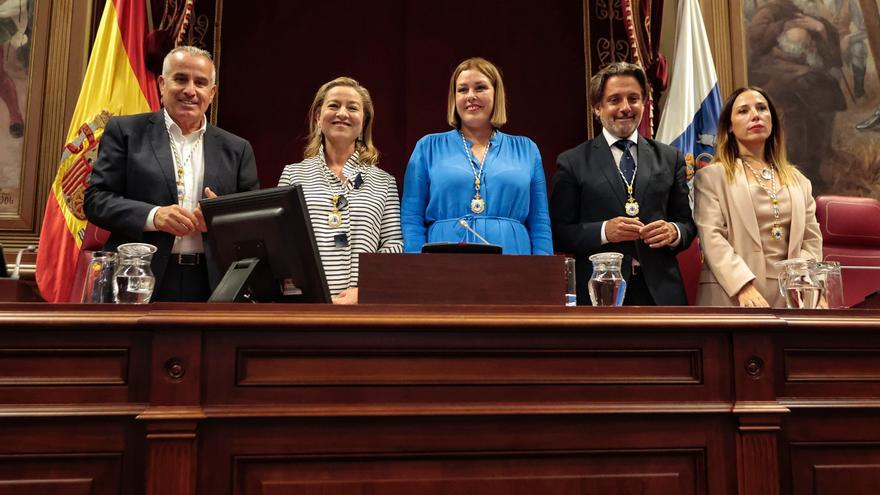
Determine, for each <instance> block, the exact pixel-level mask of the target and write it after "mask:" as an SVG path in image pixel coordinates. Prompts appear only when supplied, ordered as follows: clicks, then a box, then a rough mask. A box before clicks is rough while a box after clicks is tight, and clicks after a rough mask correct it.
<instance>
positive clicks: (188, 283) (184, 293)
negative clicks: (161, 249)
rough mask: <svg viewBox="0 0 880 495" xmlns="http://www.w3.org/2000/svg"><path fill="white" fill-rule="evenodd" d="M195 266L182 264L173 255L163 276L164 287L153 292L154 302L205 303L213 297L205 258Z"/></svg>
mask: <svg viewBox="0 0 880 495" xmlns="http://www.w3.org/2000/svg"><path fill="white" fill-rule="evenodd" d="M197 258H198V261H197V262H196V263H194V264H181V263H180V260H179V258H178V256H177V255H175V254H172V255H171V259H169V260H168V266H167V267H166V268H165V274H164V275H163V276H162V286H161V287H158V288H157V290H156V291H154V292H153V297H152V298H151V299H150V300H151V301H153V302H161V301H166V302H205V301H207V300H208V298H209V297H211V287H210V285H209V284H208V269H207V264H206V263H205V257H204V256H198V257H197Z"/></svg>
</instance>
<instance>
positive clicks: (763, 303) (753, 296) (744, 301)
mask: <svg viewBox="0 0 880 495" xmlns="http://www.w3.org/2000/svg"><path fill="white" fill-rule="evenodd" d="M736 298H737V300H739V305H740V306H741V307H743V308H769V307H770V304H769V303H767V300H766V299H764V296H762V295H761V293H760V292H758V289H756V288H755V286H754V284H752V283H751V282H749V283H747V284H746V285H745V286H743V288H742V289H740V290H739V292H738V293H737V294H736Z"/></svg>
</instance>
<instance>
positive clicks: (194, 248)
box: [144, 110, 208, 253]
mask: <svg viewBox="0 0 880 495" xmlns="http://www.w3.org/2000/svg"><path fill="white" fill-rule="evenodd" d="M162 113H163V114H164V115H165V127H166V128H167V129H168V137H169V139H170V141H169V145H168V146H169V148H171V159H172V160H173V161H174V163H172V164H171V166H172V167H173V170H172V175H173V176H174V177H177V165H178V164H177V159H178V156H179V157H180V159H181V160H183V161H184V162H185V163H184V167H183V187H184V191H185V193H184V198H183V202H181V203H180V206H182V207H184V208H186V209H187V210H189V211H193V210H195V209H196V208H198V206H199V200H200V199H202V184H203V183H204V177H205V143H204V139H202V136H204V134H205V129H207V127H208V119H207V118H205V117H204V116H203V117H202V127H200V128H199V129H198V130H196V131H195V132H191V133H189V134H188V135H186V136H184V135H183V132H182V131H181V130H180V126H178V125H177V124H176V123H175V122H174V120H172V119H171V116H170V115H168V111H167V110H163V111H162ZM172 146H176V147H177V154H175V153H174V149H173V148H172ZM193 146H198V149H196V150H193ZM187 159H189V161H187ZM158 210H159V207H158V206H156V207H155V208H153V209H152V210H151V211H150V214H149V215H147V222H146V225H144V231H147V232H151V231H156V230H158V229H157V228H156V226H155V225H154V224H153V219H154V218H155V216H156V211H158ZM204 251H205V248H204V245H203V242H202V233H201V232H199V231H196V232H193V233H192V234H190V235H187V236H183V237H175V238H174V246H172V248H171V252H172V253H203V252H204Z"/></svg>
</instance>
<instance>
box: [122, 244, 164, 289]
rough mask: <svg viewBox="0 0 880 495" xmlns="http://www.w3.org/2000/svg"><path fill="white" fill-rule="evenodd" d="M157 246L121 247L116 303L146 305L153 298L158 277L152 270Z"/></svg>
mask: <svg viewBox="0 0 880 495" xmlns="http://www.w3.org/2000/svg"><path fill="white" fill-rule="evenodd" d="M155 252H156V246H154V245H152V244H145V243H141V242H130V243H128V244H122V245H121V246H119V257H118V262H117V268H116V280H115V284H114V294H115V296H116V302H118V303H129V304H146V303H148V302H150V298H151V297H152V296H153V287H154V286H155V284H156V277H154V276H153V270H152V269H151V268H150V262H151V261H152V259H153V253H155Z"/></svg>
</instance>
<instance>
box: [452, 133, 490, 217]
mask: <svg viewBox="0 0 880 495" xmlns="http://www.w3.org/2000/svg"><path fill="white" fill-rule="evenodd" d="M458 134H459V135H460V136H461V142H462V144H464V153H465V155H467V158H468V163H469V164H470V166H471V171H472V172H473V173H474V198H473V199H472V200H471V211H472V212H474V213H476V214H480V213H483V211H485V210H486V200H484V199H483V198H482V196H480V186H481V177H483V165H485V163H486V157H487V156H489V149H491V148H492V138H493V137H495V131H494V130H493V131H492V135H491V136H489V144H487V145H486V150H485V151H483V156H482V157H481V158H480V167H479V169H478V168H477V164H476V163H474V157H473V156H471V150H470V148H469V147H468V144H467V139H465V137H464V134H462V132H461V131H458Z"/></svg>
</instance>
